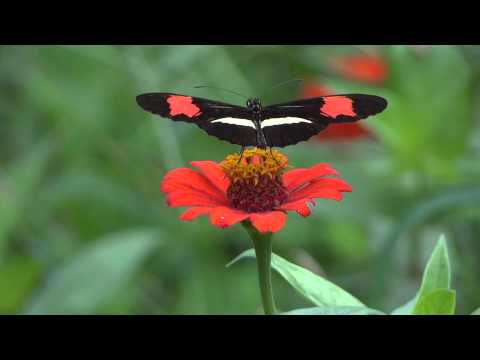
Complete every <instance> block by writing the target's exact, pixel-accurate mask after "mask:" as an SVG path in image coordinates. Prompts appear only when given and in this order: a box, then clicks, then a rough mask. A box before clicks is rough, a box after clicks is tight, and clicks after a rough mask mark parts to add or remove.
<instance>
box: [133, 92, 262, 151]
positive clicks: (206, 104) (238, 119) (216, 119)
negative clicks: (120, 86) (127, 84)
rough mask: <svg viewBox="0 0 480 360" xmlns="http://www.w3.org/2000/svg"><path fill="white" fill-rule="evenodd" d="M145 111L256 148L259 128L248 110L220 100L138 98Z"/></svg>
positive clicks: (162, 96)
mask: <svg viewBox="0 0 480 360" xmlns="http://www.w3.org/2000/svg"><path fill="white" fill-rule="evenodd" d="M137 103H138V105H140V107H142V108H143V109H144V110H146V111H149V112H151V113H154V114H157V115H160V116H162V117H166V118H169V119H171V120H173V121H184V122H189V123H193V124H195V125H197V126H199V127H200V128H201V129H203V130H204V131H206V132H207V133H208V134H209V135H213V136H215V137H217V138H219V139H221V140H225V141H228V142H230V143H232V144H238V145H243V146H250V145H256V129H255V125H254V123H253V122H252V114H251V111H249V110H248V109H247V108H245V107H242V106H237V105H231V104H227V103H223V102H220V101H213V100H208V99H202V98H198V97H192V96H185V95H179V94H172V93H149V94H142V95H139V96H137Z"/></svg>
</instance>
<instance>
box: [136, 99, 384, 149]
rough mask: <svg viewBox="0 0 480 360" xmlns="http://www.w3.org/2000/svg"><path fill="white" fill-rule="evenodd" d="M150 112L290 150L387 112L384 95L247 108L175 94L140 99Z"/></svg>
mask: <svg viewBox="0 0 480 360" xmlns="http://www.w3.org/2000/svg"><path fill="white" fill-rule="evenodd" d="M137 103H138V105H139V106H140V107H142V108H143V109H144V110H146V111H149V112H151V113H154V114H157V115H160V116H162V117H166V118H169V119H171V120H173V121H183V122H188V123H193V124H195V125H197V126H199V127H200V128H201V129H203V130H204V131H206V132H207V133H208V134H209V135H212V136H215V137H217V138H218V139H220V140H225V141H228V142H230V143H232V144H237V145H242V146H257V147H259V148H267V147H284V146H288V145H293V144H296V143H298V142H300V141H306V140H308V139H309V138H310V137H312V136H313V135H316V134H318V133H319V132H321V131H322V130H323V129H325V128H326V127H327V126H328V125H329V124H331V123H342V122H354V121H358V120H360V119H364V118H366V117H368V116H370V115H374V114H377V113H379V112H382V111H383V110H384V109H385V107H386V106H387V101H386V100H385V99H383V98H381V97H379V96H375V95H364V94H347V95H332V96H322V97H317V98H311V99H304V100H296V101H291V102H287V103H282V104H276V105H269V106H266V107H262V104H261V102H260V99H258V98H250V99H248V100H247V103H246V107H242V106H238V105H232V104H227V103H223V102H219V101H213V100H208V99H202V98H198V97H192V96H185V95H178V94H172V93H148V94H142V95H139V96H137Z"/></svg>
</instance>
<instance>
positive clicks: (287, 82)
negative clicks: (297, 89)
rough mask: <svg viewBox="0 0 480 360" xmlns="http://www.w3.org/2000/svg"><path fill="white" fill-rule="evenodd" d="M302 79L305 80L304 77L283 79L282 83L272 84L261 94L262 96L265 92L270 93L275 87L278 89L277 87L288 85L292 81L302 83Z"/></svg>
mask: <svg viewBox="0 0 480 360" xmlns="http://www.w3.org/2000/svg"><path fill="white" fill-rule="evenodd" d="M302 81H303V79H290V80H286V81H282V82H281V83H279V84H277V85H274V86H272V87H271V88H269V89H267V90H265V91H264V92H263V93H262V94H261V95H260V97H261V96H263V95H265V93H268V92H270V91H272V90H273V89H276V88H278V87H280V86H283V85H287V84H290V83H293V82H296V83H300V82H302Z"/></svg>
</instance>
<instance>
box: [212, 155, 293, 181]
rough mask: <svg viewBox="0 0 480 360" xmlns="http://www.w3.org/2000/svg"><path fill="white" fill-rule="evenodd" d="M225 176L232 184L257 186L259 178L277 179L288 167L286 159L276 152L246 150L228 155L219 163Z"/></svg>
mask: <svg viewBox="0 0 480 360" xmlns="http://www.w3.org/2000/svg"><path fill="white" fill-rule="evenodd" d="M220 166H221V167H222V169H223V171H224V172H225V174H226V175H227V176H228V177H229V178H230V180H231V181H232V182H233V183H236V182H238V181H242V182H248V183H253V184H254V185H257V184H258V182H259V181H260V179H261V178H263V177H264V176H268V177H269V178H270V179H271V180H273V179H276V178H278V177H279V176H280V175H281V173H282V171H283V170H284V169H285V168H286V167H287V166H288V158H287V157H286V156H285V155H283V154H282V153H281V152H280V151H278V150H271V151H270V150H265V149H258V148H252V149H246V150H245V151H244V152H243V154H240V153H239V152H237V153H234V154H230V155H228V156H227V157H226V158H225V159H224V160H223V161H222V162H221V163H220Z"/></svg>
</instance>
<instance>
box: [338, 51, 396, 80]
mask: <svg viewBox="0 0 480 360" xmlns="http://www.w3.org/2000/svg"><path fill="white" fill-rule="evenodd" d="M329 66H330V68H331V69H332V70H333V71H335V72H336V73H338V74H340V75H342V76H343V77H344V78H346V79H350V80H355V81H360V82H365V83H372V84H382V83H383V82H384V81H385V79H386V78H387V75H388V66H387V63H386V62H385V61H383V59H382V58H381V57H380V56H378V55H352V56H343V57H336V58H332V59H331V60H330V62H329Z"/></svg>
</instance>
